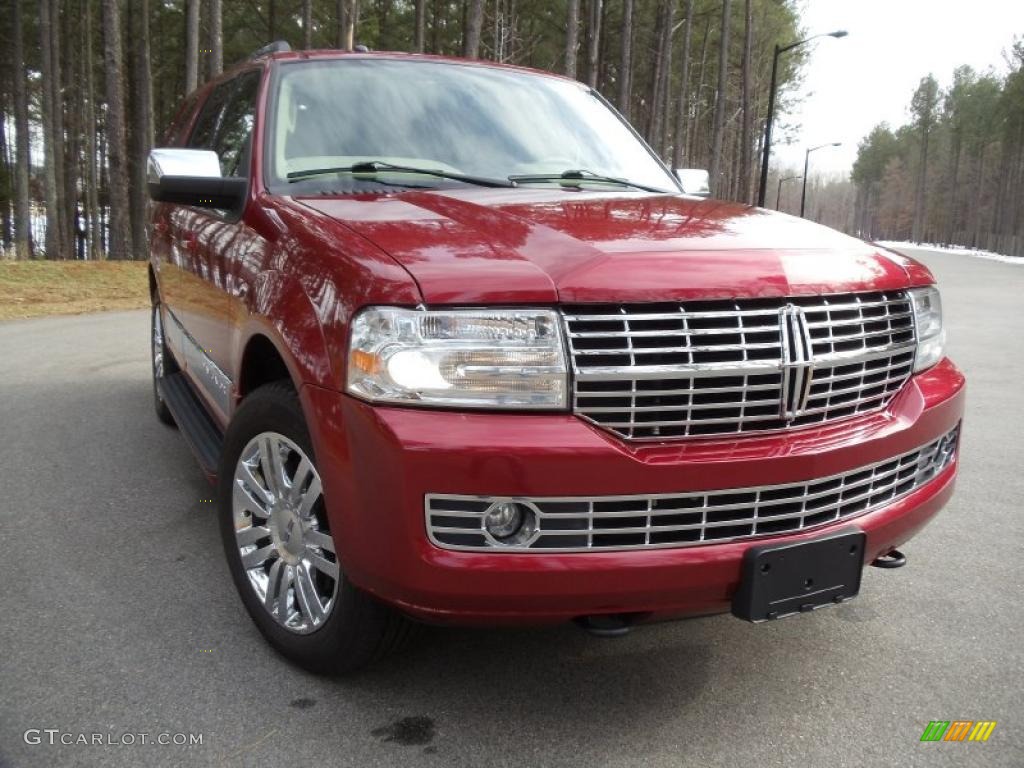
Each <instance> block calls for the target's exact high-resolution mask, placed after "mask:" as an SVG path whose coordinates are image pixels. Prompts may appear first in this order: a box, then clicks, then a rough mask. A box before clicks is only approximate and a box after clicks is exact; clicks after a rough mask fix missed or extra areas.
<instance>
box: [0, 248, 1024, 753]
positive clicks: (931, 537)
mask: <svg viewBox="0 0 1024 768" xmlns="http://www.w3.org/2000/svg"><path fill="white" fill-rule="evenodd" d="M922 255H923V257H924V260H925V261H927V263H928V264H929V265H930V266H932V267H933V269H934V270H935V272H936V274H937V275H938V278H939V282H940V285H941V286H942V287H943V289H944V294H943V295H944V301H945V307H946V317H947V323H948V328H949V336H950V340H949V352H950V354H951V355H952V356H953V357H954V358H955V359H956V360H957V362H958V363H959V364H960V365H961V366H962V367H963V368H964V369H965V370H966V371H967V373H968V375H969V377H970V395H969V413H968V417H967V421H966V426H965V431H964V439H963V445H962V456H963V459H962V472H961V478H960V484H959V488H958V491H957V494H956V496H955V498H954V500H953V502H952V503H951V504H950V506H949V507H948V508H947V509H946V510H945V512H943V514H941V515H940V516H939V517H938V518H937V519H936V520H935V522H933V523H932V525H931V526H930V527H929V528H927V529H926V530H925V531H924V533H922V534H921V535H920V536H919V537H918V538H916V539H915V540H914V541H913V542H911V543H910V545H909V546H907V547H906V549H905V551H906V552H907V554H908V557H909V561H910V562H909V565H908V567H906V568H904V569H902V570H899V571H880V570H877V569H871V568H869V569H867V571H866V573H865V578H864V584H863V588H862V593H861V596H860V597H859V598H858V599H857V600H855V601H853V602H851V603H849V604H847V605H843V606H838V607H835V608H832V609H829V610H827V611H820V612H818V613H816V614H813V615H809V616H802V617H800V618H796V619H788V620H786V621H783V622H779V623H774V624H770V625H761V626H752V625H748V624H746V623H743V622H740V621H738V620H736V619H733V618H731V617H729V616H718V617H713V618H704V619H697V620H691V621H688V622H680V623H674V624H666V625H660V626H652V627H648V628H643V629H640V630H638V631H635V632H634V633H633V634H631V635H630V636H628V637H626V638H624V639H620V640H601V639H597V638H593V637H590V636H588V635H586V634H584V633H582V632H580V631H579V630H577V629H575V628H572V627H568V626H567V627H564V628H555V629H543V630H517V631H480V630H477V631H468V630H455V629H431V630H428V631H426V632H425V634H424V635H423V637H422V638H421V639H420V641H419V642H418V644H417V645H416V646H415V647H414V648H413V649H411V650H410V651H408V652H407V653H406V654H405V655H403V656H401V657H398V658H394V659H392V660H390V661H388V662H386V663H384V664H382V665H380V666H378V667H376V668H373V669H371V670H370V671H368V672H366V673H364V674H362V675H360V676H358V677H356V678H354V679H350V680H341V681H339V680H331V679H320V678H317V677H314V676H311V675H309V674H307V673H305V672H303V671H300V670H297V669H295V668H293V667H291V666H289V665H288V664H287V663H285V662H284V661H282V660H281V659H280V658H278V657H277V656H276V655H275V654H274V653H273V651H271V650H270V648H269V647H268V646H267V645H266V644H265V643H264V642H263V640H262V639H261V637H260V636H259V635H258V634H257V632H256V630H255V628H254V627H253V626H252V624H251V623H250V621H249V619H248V617H247V616H246V614H245V613H244V611H243V609H242V605H241V603H240V602H239V600H238V598H237V597H236V595H235V592H234V587H233V586H232V584H231V582H230V579H229V576H228V572H227V568H226V567H225V564H224V560H223V557H222V553H221V549H220V541H219V538H218V535H217V530H216V525H215V521H214V514H213V510H212V505H211V504H210V503H209V499H210V497H211V492H210V488H209V487H208V486H207V485H206V483H205V481H204V480H203V477H202V475H201V474H200V472H199V469H198V467H197V465H196V464H195V462H194V460H193V459H192V457H191V455H190V454H189V452H188V450H187V448H186V447H185V444H184V443H183V441H182V440H181V438H180V437H179V436H178V434H177V433H176V432H175V431H173V430H171V429H168V428H166V427H164V426H162V425H161V424H159V423H158V422H157V420H156V418H155V417H154V415H153V411H152V406H151V402H150V385H149V371H148V350H147V333H148V316H147V313H146V312H125V313H109V314H99V315H90V316H82V317H71V318H52V319H42V320H30V321H16V322H9V323H3V324H0V764H4V765H13V766H61V765H99V764H105V765H108V764H109V765H125V766H142V765H145V766H157V765H181V764H188V765H224V766H240V765H273V764H282V765H283V764H303V765H331V766H337V765H345V766H349V765H350V766H361V767H369V766H384V765H395V764H402V765H403V766H406V767H408V768H411V767H412V766H419V765H427V766H441V765H444V766H472V767H473V768H481V767H482V766H499V765H500V766H605V765H607V766H684V765H700V766H729V767H730V768H738V767H739V766H747V765H754V764H757V765H761V766H774V765H778V766H793V765H803V766H864V765H871V764H898V765H920V766H944V765H958V766H959V765H970V766H973V765H978V766H982V765H986V766H988V765H1003V766H1020V765H1022V764H1024V696H1022V693H1021V688H1022V685H1021V683H1022V682H1024V675H1022V671H1024V619H1022V606H1021V594H1022V590H1024V565H1022V563H1024V552H1022V547H1021V544H1022V543H1024V508H1022V504H1021V499H1022V498H1024V448H1022V434H1024V389H1022V386H1021V382H1022V381H1024V343H1022V341H1021V337H1022V333H1024V329H1022V328H1021V325H1022V324H1021V321H1022V320H1024V311H1022V300H1024V266H1017V265H1006V264H1000V263H995V262H988V261H981V260H976V259H971V258H967V257H961V256H950V255H939V254H933V253H923V254H922ZM933 719H941V720H956V719H967V720H982V719H984V720H996V721H997V722H998V726H997V727H996V729H995V731H994V732H993V734H992V736H991V738H990V740H989V742H988V743H985V744H977V743H974V744H970V743H962V744H957V743H948V744H947V743H926V744H922V743H920V742H919V738H920V736H921V733H922V731H923V730H924V727H925V725H926V724H927V723H928V722H929V720H933ZM47 728H49V729H60V731H62V732H64V733H70V734H74V735H76V736H77V734H78V733H87V734H91V733H100V734H103V735H104V736H103V738H104V739H107V738H108V736H107V734H112V735H113V738H114V739H115V740H116V739H118V738H120V737H121V735H122V734H140V733H146V734H148V735H149V738H151V739H152V738H156V736H157V734H160V733H177V732H185V733H194V734H202V738H203V742H202V745H197V746H191V747H182V746H173V745H169V746H158V745H153V744H146V745H142V744H141V743H139V742H140V740H141V739H140V737H138V736H135V737H134V739H135V741H136V743H135V744H133V745H127V746H126V745H105V744H104V745H87V746H86V745H60V744H57V745H53V746H51V745H49V744H47V743H46V741H45V739H46V738H47V736H46V735H45V734H43V736H42V738H43V743H42V744H38V745H30V744H26V743H25V740H24V733H25V731H26V730H28V729H47Z"/></svg>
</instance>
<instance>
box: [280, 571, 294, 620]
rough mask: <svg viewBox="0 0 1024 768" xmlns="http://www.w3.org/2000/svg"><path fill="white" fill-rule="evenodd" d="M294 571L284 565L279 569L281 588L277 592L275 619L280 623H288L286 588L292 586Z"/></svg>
mask: <svg viewBox="0 0 1024 768" xmlns="http://www.w3.org/2000/svg"><path fill="white" fill-rule="evenodd" d="M294 574H295V569H294V568H292V566H290V565H286V566H284V567H283V568H282V569H281V587H280V589H279V590H278V592H277V618H278V620H279V621H280V622H281V623H282V624H285V623H287V622H288V587H289V586H291V585H292V582H293V576H294Z"/></svg>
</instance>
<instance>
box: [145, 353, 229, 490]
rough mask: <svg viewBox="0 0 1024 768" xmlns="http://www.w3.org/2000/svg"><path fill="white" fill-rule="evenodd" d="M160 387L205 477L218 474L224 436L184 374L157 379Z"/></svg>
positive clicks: (162, 395)
mask: <svg viewBox="0 0 1024 768" xmlns="http://www.w3.org/2000/svg"><path fill="white" fill-rule="evenodd" d="M157 387H158V388H159V390H160V396H161V397H162V398H163V399H164V402H165V403H166V404H167V407H168V408H169V409H170V411H171V415H172V416H174V421H175V423H176V424H177V425H178V429H179V430H181V434H183V435H184V436H185V440H186V441H187V442H188V444H189V446H190V447H191V448H192V453H194V454H195V456H196V459H197V460H198V461H199V466H200V467H202V468H203V471H204V472H206V474H208V475H211V476H212V475H216V474H217V466H218V465H219V464H220V453H221V449H222V447H223V445H224V437H223V435H222V434H221V432H220V429H219V428H218V427H217V424H216V423H215V422H214V421H213V419H212V418H210V414H209V413H207V411H206V408H204V407H203V404H202V403H201V402H199V398H198V397H196V395H195V393H194V392H193V391H192V387H190V386H189V383H188V381H186V380H185V375H184V374H183V373H172V374H170V375H169V376H163V377H161V378H160V379H158V380H157Z"/></svg>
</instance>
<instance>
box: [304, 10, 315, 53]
mask: <svg viewBox="0 0 1024 768" xmlns="http://www.w3.org/2000/svg"><path fill="white" fill-rule="evenodd" d="M312 47H313V0H302V48H303V50H307V51H308V50H309V49H310V48H312Z"/></svg>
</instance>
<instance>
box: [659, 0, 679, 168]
mask: <svg viewBox="0 0 1024 768" xmlns="http://www.w3.org/2000/svg"><path fill="white" fill-rule="evenodd" d="M675 23H676V0H666V3H665V28H664V30H663V33H662V34H663V35H664V37H665V41H664V43H663V44H662V46H661V50H662V56H663V57H664V63H663V64H662V66H661V86H660V87H659V90H660V92H661V102H662V103H661V108H660V109H659V110H658V111H659V113H660V114H661V125H660V126H659V130H658V135H657V136H656V137H655V141H656V143H655V145H654V146H655V149H656V150H657V151H658V153H659V154H660V155H661V156H662V157H666V156H667V155H668V149H669V147H668V142H669V137H670V136H671V135H672V117H671V113H672V94H671V92H670V91H671V88H670V87H669V86H670V84H671V82H672V31H673V30H672V28H673V27H674V26H675Z"/></svg>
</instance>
